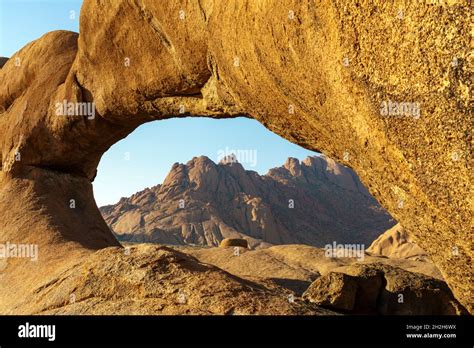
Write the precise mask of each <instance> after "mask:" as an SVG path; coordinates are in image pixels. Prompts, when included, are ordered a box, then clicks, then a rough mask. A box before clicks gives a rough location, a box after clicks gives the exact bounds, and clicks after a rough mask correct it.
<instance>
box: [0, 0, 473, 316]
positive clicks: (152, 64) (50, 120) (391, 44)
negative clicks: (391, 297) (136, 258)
mask: <svg viewBox="0 0 474 348" xmlns="http://www.w3.org/2000/svg"><path fill="white" fill-rule="evenodd" d="M467 11H469V9H468V6H467V5H464V4H463V3H462V2H459V4H456V3H455V4H454V5H449V6H448V5H445V6H443V5H439V4H437V5H433V4H424V3H421V2H409V1H406V2H403V3H401V4H400V7H398V6H397V7H395V6H394V5H393V4H388V3H387V2H385V1H374V2H372V3H371V4H366V3H364V4H363V5H362V4H360V5H358V4H347V2H345V1H307V2H301V1H299V0H286V1H284V2H281V1H279V2H278V6H276V5H275V2H274V1H271V0H262V1H253V0H233V1H219V0H201V1H184V0H182V1H173V2H168V1H166V2H164V1H163V2H155V1H147V0H136V1H114V2H112V3H110V2H107V4H105V3H102V2H99V1H88V0H86V1H85V2H84V5H83V8H82V11H81V27H80V32H81V34H80V36H79V37H78V36H77V34H74V33H70V32H64V31H59V32H53V33H49V34H47V35H45V36H43V37H42V38H41V39H39V40H37V41H35V42H33V43H31V44H29V45H27V46H26V47H25V48H23V49H22V50H21V51H20V52H18V53H17V54H15V55H14V57H12V58H11V59H10V60H9V61H8V62H7V63H6V65H5V66H4V67H3V68H2V69H1V70H0V81H2V85H1V86H0V129H1V130H2V132H1V134H0V154H1V158H2V160H1V168H2V173H1V178H0V211H1V212H2V219H1V221H0V236H1V239H2V240H15V241H17V242H29V243H37V244H39V245H40V247H41V250H42V251H43V255H44V257H45V259H52V260H54V255H55V254H56V253H57V250H59V249H60V248H62V249H63V250H68V252H70V253H71V254H72V255H74V254H81V253H83V252H86V250H88V249H98V248H103V247H106V246H110V245H118V242H117V241H116V240H115V238H114V237H113V236H112V234H111V233H110V231H109V229H108V227H107V226H106V224H105V223H104V221H103V219H102V217H101V216H100V213H99V212H98V210H97V207H96V205H95V202H94V200H93V195H92V186H91V181H93V179H94V177H95V174H96V168H97V164H98V162H99V160H100V158H101V156H102V154H103V153H104V152H105V151H106V150H107V149H108V148H109V147H110V146H111V145H113V144H114V143H115V142H116V141H118V140H119V139H121V138H123V137H125V136H126V135H127V134H129V133H130V132H132V131H133V130H134V129H135V128H136V127H137V126H139V125H140V124H143V123H145V122H148V121H152V120H157V119H165V118H169V117H175V116H178V117H179V116H186V115H205V116H212V117H232V116H236V115H246V116H248V117H253V118H255V119H257V120H259V121H260V122H261V123H263V124H264V125H265V126H266V127H268V128H269V129H270V130H272V131H273V132H275V133H277V134H279V135H281V136H283V137H285V138H286V139H288V140H290V141H292V142H295V143H297V144H300V145H302V146H304V147H306V148H308V149H312V150H318V151H321V152H323V153H325V154H327V155H329V156H331V157H333V158H335V159H337V160H339V161H341V162H342V163H344V164H346V165H348V166H350V167H352V168H353V169H354V170H355V171H356V172H357V173H358V174H359V176H360V178H361V180H362V182H364V184H365V185H366V186H367V187H368V188H369V190H370V192H371V193H372V194H373V195H374V196H375V197H376V198H377V199H378V200H379V202H380V203H381V204H382V205H383V206H384V207H385V208H387V210H388V211H389V212H390V213H391V214H392V215H393V216H394V217H395V218H396V219H397V220H398V221H400V222H401V223H402V225H403V226H404V227H405V228H407V229H408V230H409V231H410V232H411V233H412V234H413V236H414V237H415V239H416V241H417V243H418V244H419V245H420V246H421V247H422V248H423V249H425V250H427V251H428V252H429V253H430V254H431V256H432V258H433V260H434V261H435V263H436V264H437V265H438V267H439V268H440V270H441V271H442V273H443V275H444V277H445V278H446V280H447V282H448V284H449V285H450V287H451V288H452V289H453V291H454V293H455V295H456V296H457V298H458V299H459V300H460V301H461V302H462V303H463V304H464V305H465V306H466V307H467V308H468V309H469V310H470V311H471V312H472V310H473V309H472V308H473V307H472V287H473V285H472V284H473V281H472V234H471V223H472V220H471V205H470V203H471V197H472V194H471V191H470V175H469V169H470V154H471V121H470V109H469V93H468V92H466V91H468V87H467V86H468V81H469V79H470V77H471V72H470V70H469V60H468V48H469V22H468V19H467V17H466V16H463V13H467ZM406 19H409V20H406ZM18 62H19V63H18ZM64 100H67V101H70V102H94V103H95V106H96V117H95V118H94V119H92V120H89V119H87V118H84V117H77V116H72V117H67V116H57V115H56V114H55V105H56V103H58V102H59V103H60V102H62V101H64ZM384 101H399V102H417V103H420V104H421V105H422V108H421V117H419V118H416V117H400V116H393V115H392V116H384V115H381V113H380V105H381V103H382V102H384ZM71 199H73V200H74V204H75V205H76V207H75V208H74V209H71V208H70V200H71ZM58 248H59V249H58ZM71 257H72V256H71ZM50 262H53V261H50ZM70 262H72V261H70ZM9 267H11V268H10V271H11V270H12V269H13V268H12V267H15V264H12V265H9ZM20 270H23V271H24V272H25V274H26V273H28V272H30V273H31V272H32V271H31V269H20ZM25 277H33V275H31V274H30V275H28V274H26V275H25Z"/></svg>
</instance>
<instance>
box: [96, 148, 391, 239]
mask: <svg viewBox="0 0 474 348" xmlns="http://www.w3.org/2000/svg"><path fill="white" fill-rule="evenodd" d="M101 212H102V214H103V216H104V218H105V221H106V222H107V223H108V224H109V226H110V227H111V228H112V230H113V231H114V232H115V234H116V235H117V237H118V239H119V240H121V241H134V242H155V243H167V244H178V245H182V244H195V245H208V246H216V245H218V244H219V242H220V241H221V240H222V239H223V238H227V237H233V238H238V237H242V238H245V239H247V240H248V241H249V243H250V245H251V246H252V247H256V246H261V245H265V244H307V245H313V246H324V245H325V244H328V243H333V242H334V241H335V242H337V243H364V244H365V245H366V246H368V245H369V244H370V243H371V242H372V241H373V240H374V239H375V238H377V237H378V236H379V235H380V234H381V233H383V232H384V231H385V230H386V229H388V228H390V227H391V226H392V225H393V224H394V221H393V220H392V219H391V217H390V215H389V214H388V213H387V212H386V211H385V210H384V209H382V208H381V207H380V206H379V205H378V203H377V202H376V200H375V199H374V198H373V197H372V196H371V195H370V194H369V193H368V191H367V190H366V189H365V187H364V186H362V184H361V183H360V181H359V179H358V177H357V176H356V175H355V173H354V172H353V171H352V170H350V169H349V168H346V167H344V166H342V165H340V164H338V163H336V162H335V161H333V160H331V159H329V158H327V157H325V156H317V157H316V156H315V157H308V158H306V159H305V160H304V161H301V162H300V161H299V160H297V159H295V158H289V159H288V160H287V161H286V163H285V164H284V165H283V166H282V167H279V168H273V169H271V170H270V171H269V172H268V173H267V174H266V175H263V176H261V175H259V174H258V173H256V172H254V171H247V170H245V169H244V168H243V166H242V165H241V164H240V163H238V162H237V161H236V160H235V158H232V157H227V158H224V159H223V160H222V161H221V162H220V163H219V164H216V163H214V162H213V161H211V160H210V159H209V158H207V157H204V156H201V157H195V158H193V159H192V160H191V161H189V162H188V163H186V164H178V163H175V164H174V165H173V167H172V168H171V171H170V172H169V174H168V176H167V177H166V179H165V180H164V182H163V184H162V185H157V186H155V187H152V188H148V189H146V190H144V191H141V192H138V193H136V194H135V195H133V196H131V197H130V198H122V199H121V200H120V201H119V202H118V203H117V204H115V205H110V206H105V207H102V208H101Z"/></svg>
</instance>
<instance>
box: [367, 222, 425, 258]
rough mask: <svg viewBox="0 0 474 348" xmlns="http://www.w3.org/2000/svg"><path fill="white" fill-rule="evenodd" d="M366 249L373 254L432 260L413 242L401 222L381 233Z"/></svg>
mask: <svg viewBox="0 0 474 348" xmlns="http://www.w3.org/2000/svg"><path fill="white" fill-rule="evenodd" d="M366 251H367V252H368V253H370V254H371V255H379V256H387V257H392V258H401V259H414V260H419V261H430V259H429V257H428V255H427V254H426V252H425V251H424V250H423V249H421V248H420V247H419V246H418V245H416V244H415V243H413V242H412V240H411V238H410V235H409V234H408V232H407V231H406V230H405V229H404V228H403V227H402V226H401V225H400V224H396V225H395V226H393V227H392V228H390V229H389V230H388V231H386V232H385V233H383V234H382V235H380V236H379V237H378V238H377V239H376V240H374V242H373V243H372V244H371V245H370V247H368V248H367V250H366Z"/></svg>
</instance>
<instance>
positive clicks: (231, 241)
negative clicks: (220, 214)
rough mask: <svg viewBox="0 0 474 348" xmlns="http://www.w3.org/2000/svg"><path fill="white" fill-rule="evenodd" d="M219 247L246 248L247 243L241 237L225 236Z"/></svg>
mask: <svg viewBox="0 0 474 348" xmlns="http://www.w3.org/2000/svg"><path fill="white" fill-rule="evenodd" d="M219 247H220V248H229V247H240V248H245V249H248V247H249V244H248V242H247V240H245V239H241V238H225V239H223V240H221V242H220V243H219Z"/></svg>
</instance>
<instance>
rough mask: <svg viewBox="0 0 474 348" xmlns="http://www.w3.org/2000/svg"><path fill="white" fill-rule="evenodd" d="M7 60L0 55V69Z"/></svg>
mask: <svg viewBox="0 0 474 348" xmlns="http://www.w3.org/2000/svg"><path fill="white" fill-rule="evenodd" d="M7 60H8V58H5V57H0V69H1V68H2V67H3V66H4V65H5V63H6V62H7Z"/></svg>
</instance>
